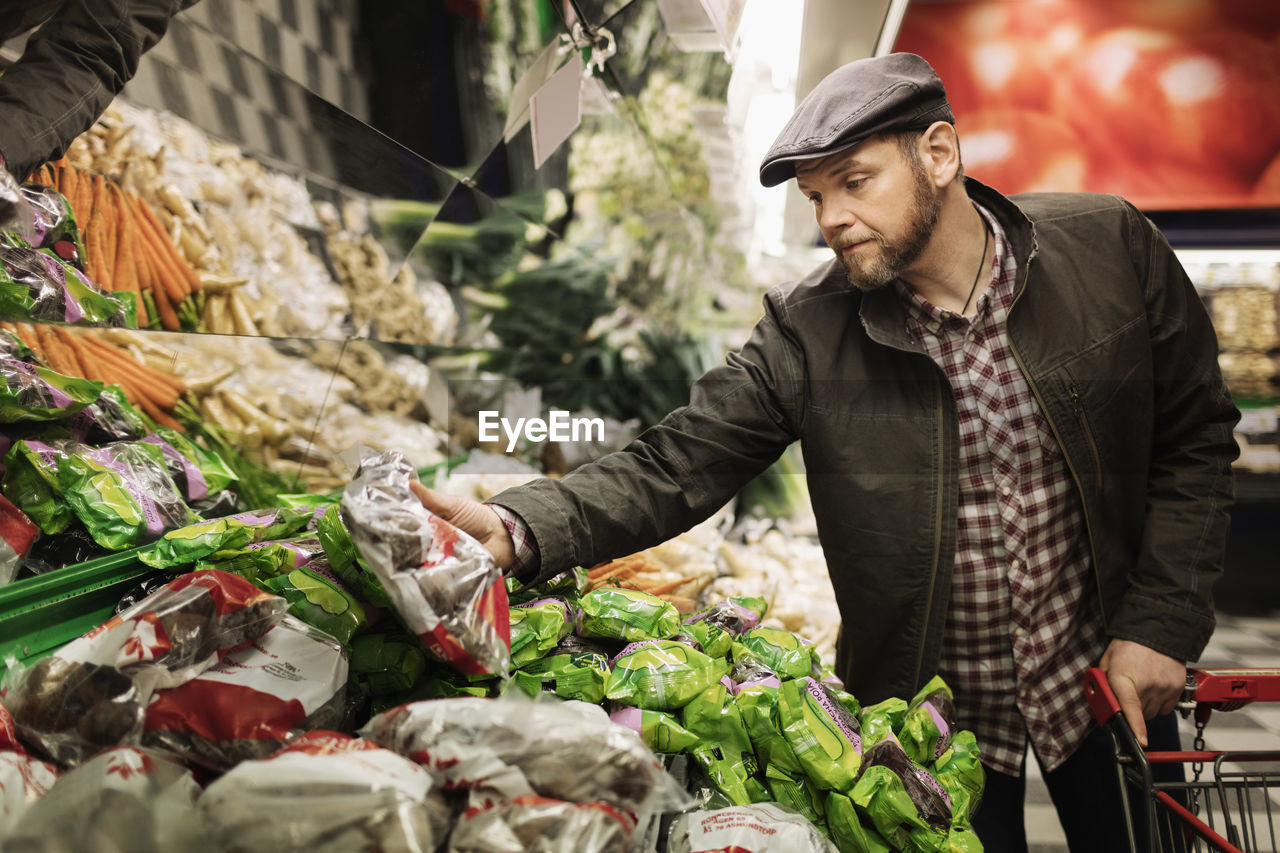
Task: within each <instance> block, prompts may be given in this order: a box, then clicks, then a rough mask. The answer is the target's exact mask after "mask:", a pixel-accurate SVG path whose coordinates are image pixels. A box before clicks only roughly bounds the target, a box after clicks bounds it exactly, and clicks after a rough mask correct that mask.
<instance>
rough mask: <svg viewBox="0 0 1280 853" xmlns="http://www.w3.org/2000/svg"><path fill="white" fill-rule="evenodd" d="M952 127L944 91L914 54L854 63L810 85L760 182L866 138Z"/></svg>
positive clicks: (789, 174) (788, 174)
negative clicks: (939, 125) (940, 125)
mask: <svg viewBox="0 0 1280 853" xmlns="http://www.w3.org/2000/svg"><path fill="white" fill-rule="evenodd" d="M935 121H946V122H951V123H953V124H954V123H955V116H953V115H952V114H951V105H950V104H948V103H947V92H946V90H945V89H944V88H943V86H942V80H940V79H939V78H938V75H937V73H936V72H934V70H933V68H932V66H930V65H929V63H928V62H925V61H924V59H922V58H921V57H919V56H916V55H915V54H914V53H890V54H888V55H887V56H877V57H873V58H871V59H859V60H857V61H856V62H850V63H849V64H848V65H844V66H841V67H840V68H837V69H836V70H835V71H832V72H831V73H830V74H828V75H827V76H826V77H824V78H823V80H822V82H821V83H819V84H818V85H817V86H815V87H814V89H813V91H812V92H810V93H809V94H808V96H807V97H805V99H804V100H803V101H801V102H800V106H798V107H796V111H795V112H794V113H792V115H791V120H790V121H789V122H787V126H786V127H784V128H783V129H782V133H780V134H778V138H777V139H776V140H774V143H773V146H772V147H770V149H769V153H768V154H766V155H764V160H763V161H762V162H761V163H760V183H762V184H764V185H765V186H766V187H772V186H775V185H777V184H780V183H782V182H783V181H786V180H788V179H789V178H793V177H795V174H796V161H797V160H808V159H810V158H813V157H825V156H827V155H828V154H835V153H836V152H837V151H843V150H844V149H846V148H850V147H852V146H853V145H856V144H857V143H859V142H861V141H862V140H864V139H866V138H867V137H869V136H871V135H873V134H876V133H883V132H885V131H891V130H914V129H920V130H923V129H924V128H926V127H928V126H929V125H931V124H933V123H934V122H935Z"/></svg>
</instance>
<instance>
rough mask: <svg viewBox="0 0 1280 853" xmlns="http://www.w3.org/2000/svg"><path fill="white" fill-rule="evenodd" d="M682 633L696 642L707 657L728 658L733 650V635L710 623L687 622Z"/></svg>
mask: <svg viewBox="0 0 1280 853" xmlns="http://www.w3.org/2000/svg"><path fill="white" fill-rule="evenodd" d="M680 633H682V634H688V635H689V636H691V637H692V638H693V639H694V640H696V641H697V643H698V645H699V646H700V647H701V649H702V653H703V654H705V655H706V656H707V657H712V658H723V657H728V656H729V652H730V651H731V650H732V649H733V635H732V634H730V633H729V632H728V631H725V630H722V629H721V628H717V627H716V626H715V625H713V624H711V623H710V622H686V623H684V625H682V626H681V627H680ZM677 636H679V635H677Z"/></svg>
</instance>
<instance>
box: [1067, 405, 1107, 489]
mask: <svg viewBox="0 0 1280 853" xmlns="http://www.w3.org/2000/svg"><path fill="white" fill-rule="evenodd" d="M1067 394H1068V396H1070V398H1071V411H1072V413H1073V414H1074V415H1075V417H1076V421H1077V422H1078V423H1079V424H1080V432H1081V434H1082V435H1084V440H1085V443H1086V444H1087V445H1088V446H1089V458H1090V459H1091V460H1092V462H1093V488H1094V491H1095V492H1101V491H1102V455H1101V454H1100V453H1098V442H1097V441H1096V440H1095V439H1094V437H1093V428H1092V427H1090V426H1089V416H1088V415H1087V414H1086V412H1085V410H1084V401H1083V400H1082V399H1081V396H1080V389H1079V388H1078V387H1076V383H1075V382H1074V381H1072V382H1071V384H1070V385H1069V386H1068V387H1067Z"/></svg>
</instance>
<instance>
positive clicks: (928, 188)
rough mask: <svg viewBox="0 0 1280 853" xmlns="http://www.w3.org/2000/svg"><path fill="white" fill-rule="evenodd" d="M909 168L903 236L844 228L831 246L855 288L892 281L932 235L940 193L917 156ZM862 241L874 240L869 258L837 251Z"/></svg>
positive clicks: (866, 287) (866, 288) (876, 285)
mask: <svg viewBox="0 0 1280 853" xmlns="http://www.w3.org/2000/svg"><path fill="white" fill-rule="evenodd" d="M911 172H912V177H913V178H914V179H915V180H914V187H913V191H912V197H911V209H910V211H909V212H908V218H907V225H906V229H905V231H906V236H905V237H903V238H902V239H901V240H897V241H890V240H888V239H887V238H886V237H885V236H884V235H883V234H881V233H880V232H879V231H874V230H870V229H868V230H867V231H865V232H860V233H853V232H849V231H846V232H845V233H843V234H841V235H840V236H839V237H837V238H836V240H835V242H834V243H833V244H832V246H831V248H832V249H833V250H834V251H835V253H836V257H837V258H839V259H840V262H841V263H843V264H844V269H845V274H846V275H847V276H848V278H849V283H850V284H852V285H853V286H854V287H856V288H858V289H859V290H876V289H877V288H881V287H884V286H885V285H887V284H890V283H892V282H893V281H894V280H896V279H897V278H898V276H900V275H902V272H903V270H905V269H906V268H907V267H909V266H911V265H912V264H913V263H915V261H916V258H918V257H920V253H921V252H923V251H924V247H925V246H927V245H928V244H929V238H930V237H932V236H933V229H934V226H936V225H937V224H938V214H939V212H940V211H941V210H942V196H941V194H940V193H939V192H938V190H937V189H936V188H935V187H934V186H933V183H932V182H931V181H930V180H929V174H928V173H927V172H926V171H925V169H924V164H922V163H921V162H920V161H919V160H918V159H913V160H912V162H911ZM864 241H871V242H874V243H875V244H876V245H877V247H878V248H879V251H877V252H876V253H875V254H874V255H873V256H872V257H869V258H861V257H859V254H861V253H854V254H853V255H850V256H848V257H845V256H844V255H843V254H842V253H841V250H842V249H844V248H847V247H848V246H852V245H853V244H855V243H860V242H864Z"/></svg>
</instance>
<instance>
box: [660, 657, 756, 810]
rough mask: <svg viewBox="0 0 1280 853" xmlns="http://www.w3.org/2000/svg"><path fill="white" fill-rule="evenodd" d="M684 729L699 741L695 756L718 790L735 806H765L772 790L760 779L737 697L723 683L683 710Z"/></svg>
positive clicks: (694, 752)
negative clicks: (737, 703) (736, 701)
mask: <svg viewBox="0 0 1280 853" xmlns="http://www.w3.org/2000/svg"><path fill="white" fill-rule="evenodd" d="M680 719H681V721H682V722H683V723H684V727H685V728H686V729H688V730H689V731H690V732H692V733H693V734H694V735H695V736H696V737H697V738H698V744H697V746H695V747H694V748H693V749H692V750H691V752H690V754H691V755H693V757H694V760H696V761H697V762H698V763H699V764H700V765H701V766H702V769H703V771H704V772H705V773H706V774H707V776H708V777H709V778H710V779H711V781H712V783H713V784H714V785H715V786H716V789H717V790H719V791H720V793H721V794H723V795H724V796H725V798H726V799H728V800H729V802H730V803H732V804H733V805H735V806H745V805H747V804H748V803H762V802H765V801H767V800H768V799H769V791H768V789H767V788H765V786H764V784H763V783H762V782H761V781H760V779H759V778H757V775H758V770H759V763H758V762H757V761H756V756H755V750H754V749H752V747H751V737H750V736H749V735H748V734H747V728H746V726H745V725H744V724H743V722H742V715H741V714H740V713H739V712H738V708H737V706H736V705H735V704H734V703H733V697H732V695H730V693H729V690H728V688H727V687H726V686H725V685H724V684H722V683H716V684H713V685H711V686H710V687H708V688H707V689H706V690H704V691H702V692H701V693H699V694H698V695H697V696H695V697H694V698H693V699H692V700H691V701H690V702H689V703H688V704H687V705H685V706H684V708H682V709H681V710H680Z"/></svg>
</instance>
